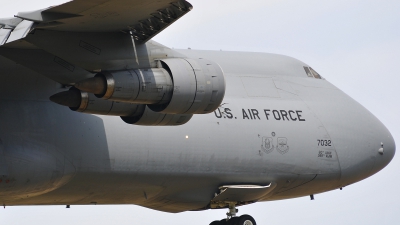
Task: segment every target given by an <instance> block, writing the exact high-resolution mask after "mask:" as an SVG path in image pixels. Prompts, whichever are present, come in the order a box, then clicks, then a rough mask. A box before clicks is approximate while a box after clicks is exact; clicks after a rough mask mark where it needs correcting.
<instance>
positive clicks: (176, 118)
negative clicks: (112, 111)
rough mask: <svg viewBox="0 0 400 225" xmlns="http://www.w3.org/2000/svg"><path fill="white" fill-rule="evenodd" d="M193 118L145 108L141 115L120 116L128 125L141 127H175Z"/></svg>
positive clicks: (188, 115)
mask: <svg viewBox="0 0 400 225" xmlns="http://www.w3.org/2000/svg"><path fill="white" fill-rule="evenodd" d="M192 117H193V114H164V113H159V112H154V111H153V110H151V109H150V108H149V107H147V106H146V108H145V110H144V111H143V113H142V114H141V115H137V116H121V119H122V120H123V121H124V122H125V123H128V124H132V125H143V126H177V125H182V124H185V123H187V122H189V120H190V119H191V118H192Z"/></svg>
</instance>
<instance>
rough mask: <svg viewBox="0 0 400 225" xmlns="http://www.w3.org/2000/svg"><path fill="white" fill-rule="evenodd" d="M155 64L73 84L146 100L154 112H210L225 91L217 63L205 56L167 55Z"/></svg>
mask: <svg viewBox="0 0 400 225" xmlns="http://www.w3.org/2000/svg"><path fill="white" fill-rule="evenodd" d="M157 65H158V66H157V68H149V69H135V70H123V71H113V72H110V71H104V72H101V73H98V74H96V75H95V77H93V78H89V79H86V80H83V81H81V82H78V83H76V84H75V87H76V88H78V89H80V90H82V91H86V92H90V93H94V94H95V95H96V96H97V97H99V98H102V99H107V100H112V101H119V102H126V103H136V104H146V105H148V107H149V109H151V110H153V111H154V112H160V113H167V114H204V113H210V112H213V111H214V110H215V109H217V108H218V106H219V105H220V104H221V102H222V100H223V98H224V95H225V78H224V74H223V71H222V70H221V68H220V67H219V65H218V64H216V63H214V62H211V61H208V60H205V59H196V60H195V59H183V58H170V59H162V60H158V61H157Z"/></svg>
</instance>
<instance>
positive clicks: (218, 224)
mask: <svg viewBox="0 0 400 225" xmlns="http://www.w3.org/2000/svg"><path fill="white" fill-rule="evenodd" d="M210 225H221V221H219V220H215V221H212V222H211V223H210Z"/></svg>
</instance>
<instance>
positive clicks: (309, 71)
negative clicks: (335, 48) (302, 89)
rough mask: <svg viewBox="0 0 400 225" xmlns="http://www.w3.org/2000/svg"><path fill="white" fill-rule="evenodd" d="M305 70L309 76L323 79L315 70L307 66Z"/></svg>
mask: <svg viewBox="0 0 400 225" xmlns="http://www.w3.org/2000/svg"><path fill="white" fill-rule="evenodd" d="M304 70H305V71H306V74H307V76H309V77H315V78H317V79H321V76H320V75H319V74H318V73H317V71H315V70H313V68H311V67H308V66H305V67H304Z"/></svg>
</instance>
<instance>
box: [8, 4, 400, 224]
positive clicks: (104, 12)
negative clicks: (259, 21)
mask: <svg viewBox="0 0 400 225" xmlns="http://www.w3.org/2000/svg"><path fill="white" fill-rule="evenodd" d="M191 9H192V5H191V4H190V3H189V2H187V1H184V0H146V1H145V0H90V1H88V0H74V1H70V2H67V3H65V4H62V5H59V6H55V7H50V8H47V9H42V10H37V11H32V12H21V13H18V14H17V15H16V16H15V17H14V18H6V19H0V27H1V29H0V71H1V72H0V73H1V79H2V82H1V84H0V85H1V88H0V93H1V100H0V102H1V107H0V118H1V126H0V202H1V204H3V205H4V206H7V205H15V206H17V205H67V206H69V205H85V204H93V203H95V204H135V205H140V206H143V207H147V208H151V209H155V210H160V211H165V212H182V211H188V210H206V209H218V208H227V209H228V213H227V215H226V217H225V218H223V219H222V220H221V218H219V220H216V221H213V222H211V224H212V225H218V224H231V225H255V224H256V222H255V220H254V219H253V218H252V217H251V216H250V215H241V216H238V214H237V212H238V210H237V207H238V206H241V205H246V204H252V203H256V202H260V201H273V200H280V199H289V198H295V197H300V196H308V195H310V196H311V198H312V197H313V195H314V194H316V193H321V192H326V191H330V190H334V189H338V188H341V187H343V186H346V185H349V184H352V183H355V182H357V181H360V180H362V179H364V178H367V177H369V176H371V175H373V174H374V173H376V172H378V171H379V170H381V169H382V168H384V167H385V166H386V165H387V164H388V163H389V162H390V161H391V159H392V158H393V156H394V154H395V144H394V140H393V138H392V136H391V134H390V133H389V131H388V130H387V129H386V128H385V126H384V125H383V124H382V123H381V122H380V121H379V120H378V119H377V118H375V117H374V116H373V115H372V114H371V113H370V112H368V111H367V110H366V109H365V108H364V107H362V106H361V105H360V104H358V103H357V102H355V101H354V100H353V99H351V98H350V97H349V96H347V95H346V94H344V93H343V92H342V91H340V90H339V89H338V88H336V87H335V86H333V85H332V84H330V83H329V82H328V81H326V80H325V79H324V78H323V77H322V76H321V75H319V74H318V73H317V72H316V71H315V70H314V69H313V68H312V67H310V66H309V65H307V64H305V63H303V62H301V61H299V60H296V59H293V58H290V57H287V56H282V55H276V54H266V53H245V52H222V51H194V50H173V49H170V48H167V47H165V46H163V45H161V44H159V43H156V42H154V41H152V40H151V39H152V38H153V37H154V36H155V35H157V34H158V33H159V32H161V31H162V30H164V29H165V28H167V27H168V26H169V25H170V24H172V23H173V22H175V21H176V20H178V19H180V18H181V17H182V16H184V15H185V14H186V13H188V12H190V10H191ZM221 217H224V215H221Z"/></svg>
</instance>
